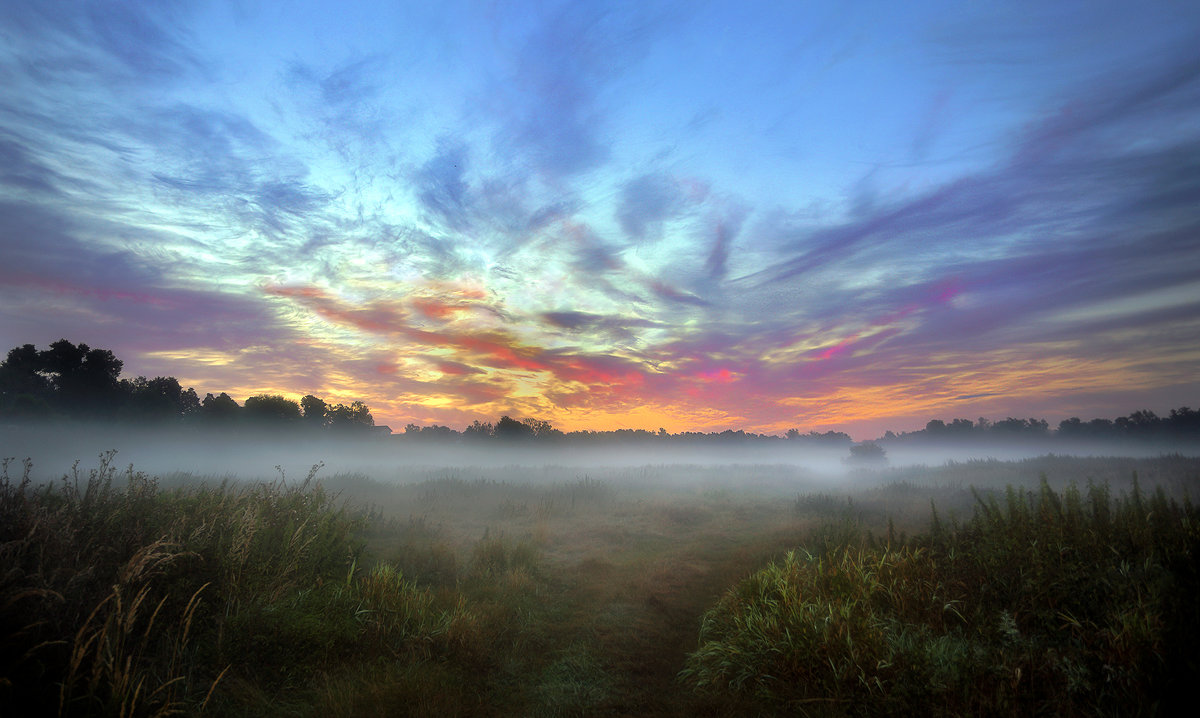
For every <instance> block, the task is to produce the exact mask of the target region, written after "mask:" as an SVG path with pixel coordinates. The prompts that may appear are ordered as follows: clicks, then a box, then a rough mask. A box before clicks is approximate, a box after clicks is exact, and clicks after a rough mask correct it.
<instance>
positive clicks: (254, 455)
mask: <svg viewBox="0 0 1200 718" xmlns="http://www.w3.org/2000/svg"><path fill="white" fill-rule="evenodd" d="M881 446H883V447H884V449H885V451H886V462H883V463H855V462H853V461H850V453H849V446H848V445H844V444H842V445H834V446H824V445H820V444H813V443H806V442H795V441H785V440H780V441H746V442H736V441H720V440H711V439H710V440H696V441H692V442H689V441H686V440H681V439H669V440H665V441H659V440H652V441H640V442H629V443H616V442H614V441H611V440H603V439H597V440H594V441H593V440H580V441H571V440H563V441H546V442H516V443H509V442H504V441H501V440H495V439H493V440H476V441H471V440H457V441H445V442H440V441H436V440H434V441H431V440H412V439H410V438H407V437H404V436H372V437H361V438H356V437H350V436H320V435H316V436H314V435H312V434H307V433H303V432H299V431H291V432H289V431H256V430H250V429H246V430H238V431H228V430H226V431H219V432H216V431H205V430H201V429H195V428H189V429H187V430H167V429H164V428H159V427H147V426H124V425H115V424H80V423H64V424H54V425H47V424H40V425H12V424H10V425H6V426H3V427H0V457H9V458H12V459H14V460H15V461H16V462H22V461H24V460H25V459H29V460H31V461H32V466H33V469H32V471H31V477H32V478H33V479H34V480H35V481H46V480H55V479H58V478H61V477H63V476H65V475H68V474H69V473H70V472H71V470H72V467H73V466H74V465H76V462H78V467H79V469H80V470H82V471H84V472H86V471H87V470H88V469H89V468H93V467H95V466H96V465H97V464H98V462H99V456H100V455H101V454H103V453H104V452H108V451H114V450H115V451H116V452H117V453H116V455H115V458H114V459H113V463H114V464H115V465H116V466H118V467H121V468H122V469H123V468H125V467H127V466H132V467H133V469H134V470H136V471H141V472H145V473H147V474H150V475H155V476H161V477H166V476H172V475H192V476H196V477H201V476H203V477H222V478H225V477H227V478H232V479H245V480H253V479H278V478H281V477H282V478H285V479H286V480H288V481H291V480H302V479H303V478H304V477H305V476H306V475H308V474H309V472H310V471H311V470H312V468H313V467H314V466H316V465H320V469H319V472H318V475H319V476H322V477H328V476H331V475H337V474H363V475H366V476H368V477H370V478H372V479H375V480H378V481H383V482H396V483H410V482H417V481H423V480H427V479H429V478H431V477H437V476H446V475H454V476H457V477H460V478H470V479H473V478H490V479H495V480H504V481H521V482H531V483H540V482H543V481H544V482H554V481H562V480H570V479H574V478H582V477H585V476H590V477H592V478H604V479H606V480H613V481H624V480H628V481H631V482H636V481H641V480H644V479H645V477H646V476H647V472H648V470H649V469H650V468H653V474H654V477H655V480H656V481H660V482H668V483H672V484H686V483H688V482H689V481H692V480H695V481H701V480H703V481H705V482H709V483H711V482H713V481H714V480H716V479H714V478H713V477H714V476H717V477H719V476H722V475H725V476H726V477H727V482H728V483H730V484H736V485H738V486H744V487H746V488H750V484H755V485H758V486H759V487H760V488H765V487H768V486H774V487H776V488H779V489H782V490H787V491H790V490H795V489H796V488H800V487H802V486H805V485H806V486H818V487H819V486H822V485H825V486H830V487H836V486H844V487H846V488H851V487H862V486H863V485H867V484H870V483H871V482H872V481H873V480H883V479H885V477H884V476H882V475H881V476H878V477H876V474H879V473H881V471H882V470H883V469H892V470H895V469H903V468H906V467H910V468H911V467H923V466H924V467H939V466H943V465H945V464H947V463H950V462H960V463H961V462H970V461H981V460H998V461H1016V460H1021V459H1028V458H1033V457H1038V456H1046V455H1049V454H1054V455H1059V456H1080V457H1106V456H1121V457H1142V458H1145V457H1155V456H1161V455H1165V454H1182V455H1184V456H1200V447H1198V446H1197V445H1195V444H1190V445H1189V444H1165V443H1148V442H1136V443H1134V442H1130V443H1113V442H1103V443H1083V442H1056V441H1053V440H1040V441H1026V442H1023V443H1022V442H1009V443H1000V442H996V441H990V442H985V443H971V442H967V441H957V442H948V443H941V444H935V443H931V442H921V443H918V442H883V443H881ZM689 467H694V468H701V467H702V468H704V469H705V470H704V471H692V472H689V470H688V469H689ZM716 467H729V468H730V470H729V471H727V472H714V471H712V470H711V469H713V468H716ZM734 467H737V468H736V470H734ZM18 470H21V469H19V468H18ZM9 473H10V476H11V475H13V474H14V467H13V466H10V468H9ZM882 473H884V474H888V475H892V474H895V471H887V472H882ZM701 475H702V476H703V477H704V478H703V479H701V478H700V476H701ZM691 477H695V478H694V479H693V478H691Z"/></svg>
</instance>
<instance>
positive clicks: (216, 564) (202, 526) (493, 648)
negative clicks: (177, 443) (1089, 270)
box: [0, 453, 1200, 717]
mask: <svg viewBox="0 0 1200 718" xmlns="http://www.w3.org/2000/svg"><path fill="white" fill-rule="evenodd" d="M326 474H327V472H326V471H325V470H324V469H323V467H320V466H316V467H314V468H313V471H312V472H311V473H310V475H309V476H307V477H304V476H300V477H292V476H285V475H283V471H282V470H281V471H280V472H279V473H278V475H276V476H274V477H268V478H265V479H263V480H259V481H250V480H234V479H229V478H226V479H222V478H220V477H204V476H193V475H188V474H166V475H162V476H158V477H151V476H147V475H145V474H142V473H139V472H138V471H137V470H136V468H135V467H127V468H122V467H121V466H120V465H119V464H118V463H117V460H116V458H115V457H114V456H113V454H111V453H108V454H104V455H102V456H101V457H99V459H98V460H96V461H94V462H93V465H92V466H86V465H79V466H77V467H76V468H75V469H74V470H73V471H71V472H70V473H69V474H68V475H66V476H64V477H62V478H60V479H56V480H54V481H50V482H46V481H41V480H39V479H38V478H37V477H35V476H34V475H33V471H32V469H31V467H30V466H29V464H28V463H25V464H22V463H21V462H20V461H15V460H9V461H7V462H6V463H5V465H4V468H3V474H2V475H0V715H64V716H68V715H69V716H74V715H96V716H156V715H169V714H185V715H209V716H259V715H283V716H310V715H311V716H322V717H324V716H395V715H439V716H455V715H462V716H475V715H495V716H512V715H527V716H589V715H595V716H618V715H621V716H624V715H640V716H706V715H707V716H726V715H896V714H901V715H903V714H914V713H921V714H935V715H964V714H973V715H996V714H1000V715H1004V714H1014V713H1016V714H1047V715H1155V714H1163V715H1171V714H1174V713H1175V712H1176V708H1177V706H1178V704H1179V702H1180V701H1182V700H1184V698H1185V697H1186V696H1187V695H1189V694H1190V690H1189V689H1190V687H1191V686H1190V685H1189V683H1190V681H1191V679H1193V678H1194V677H1195V676H1196V675H1200V661H1198V660H1197V654H1198V652H1200V651H1198V650H1197V648H1196V646H1197V645H1198V644H1197V640H1198V639H1200V610H1198V608H1197V601H1196V596H1197V595H1198V591H1200V575H1198V569H1197V560H1196V559H1197V556H1196V553H1197V551H1198V550H1200V516H1198V515H1197V510H1196V508H1195V507H1194V506H1193V505H1192V503H1191V499H1190V496H1192V495H1194V494H1195V489H1196V487H1197V486H1198V485H1200V459H1193V458H1185V457H1179V456H1164V457H1159V458H1143V459H1116V458H1109V459H1104V458H1069V457H1055V456H1047V457H1042V458H1038V459H1029V460H1024V461H1012V462H999V461H973V462H967V463H950V464H946V465H942V466H936V467H920V466H916V467H904V468H894V469H876V470H860V471H854V472H851V473H849V474H847V475H846V476H843V477H838V478H836V479H834V478H830V477H822V476H816V475H810V474H807V473H806V472H805V471H804V470H803V469H799V468H796V467H790V466H721V467H717V466H707V467H701V466H683V465H669V466H647V467H639V468H620V469H618V468H610V469H603V470H596V471H589V472H583V471H580V470H578V469H574V468H555V467H539V468H528V467H519V466H509V467H499V468H491V469H487V468H464V469H454V470H449V469H444V468H438V469H433V468H431V469H427V470H422V469H411V470H408V471H407V472H406V473H405V475H404V477H403V478H402V480H392V479H389V480H388V481H382V480H379V479H376V478H372V477H369V476H366V475H362V474H329V475H326Z"/></svg>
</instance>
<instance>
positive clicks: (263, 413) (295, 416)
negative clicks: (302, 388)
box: [242, 394, 300, 426]
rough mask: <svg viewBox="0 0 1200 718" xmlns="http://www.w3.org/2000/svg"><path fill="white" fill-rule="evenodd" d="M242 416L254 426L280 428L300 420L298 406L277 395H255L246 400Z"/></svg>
mask: <svg viewBox="0 0 1200 718" xmlns="http://www.w3.org/2000/svg"><path fill="white" fill-rule="evenodd" d="M242 416H243V417H244V418H245V419H246V420H247V421H251V422H254V423H256V424H263V425H273V426H281V425H286V424H291V423H295V422H297V421H299V420H300V405H299V404H297V403H296V402H294V401H292V400H291V399H288V398H287V397H283V396H280V395H278V394H256V395H254V396H252V397H250V398H249V399H246V403H245V404H244V405H243V406H242Z"/></svg>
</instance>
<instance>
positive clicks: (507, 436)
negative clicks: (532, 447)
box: [496, 416, 533, 441]
mask: <svg viewBox="0 0 1200 718" xmlns="http://www.w3.org/2000/svg"><path fill="white" fill-rule="evenodd" d="M496 438H497V439H504V440H505V441H516V440H519V439H531V438H533V430H532V429H531V428H529V426H528V425H526V424H523V423H521V422H519V421H517V420H516V419H514V418H512V417H510V416H502V417H500V421H497V422H496Z"/></svg>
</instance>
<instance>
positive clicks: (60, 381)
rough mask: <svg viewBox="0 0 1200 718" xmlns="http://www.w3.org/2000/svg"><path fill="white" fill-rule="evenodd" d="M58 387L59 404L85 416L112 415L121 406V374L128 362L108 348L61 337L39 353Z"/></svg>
mask: <svg viewBox="0 0 1200 718" xmlns="http://www.w3.org/2000/svg"><path fill="white" fill-rule="evenodd" d="M39 359H40V360H41V364H42V371H43V372H45V373H46V374H47V375H48V376H49V378H50V382H51V384H52V386H53V387H54V395H55V397H54V398H55V403H56V404H57V405H58V406H59V407H60V408H62V409H64V410H65V411H67V412H69V413H74V414H78V415H85V416H112V415H114V414H115V413H116V412H117V410H118V408H119V407H120V405H121V404H122V403H123V402H121V401H120V398H121V392H120V387H119V385H118V377H119V376H120V375H121V368H122V367H123V366H124V364H123V363H122V362H121V360H120V359H117V358H116V357H115V356H113V353H112V352H111V351H109V350H107V349H92V348H90V347H88V345H87V344H79V345H75V344H72V343H71V342H69V341H67V340H66V339H59V340H58V341H56V342H54V343H53V344H51V345H50V348H49V349H47V350H45V351H43V352H41V353H40V354H39Z"/></svg>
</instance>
